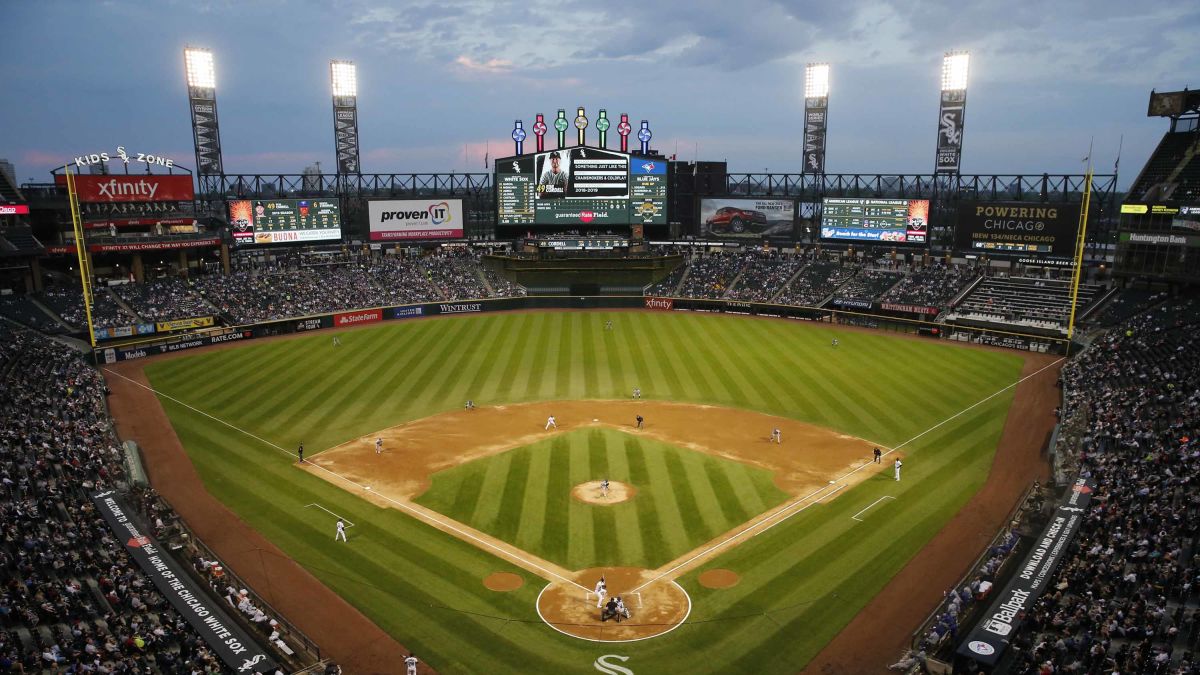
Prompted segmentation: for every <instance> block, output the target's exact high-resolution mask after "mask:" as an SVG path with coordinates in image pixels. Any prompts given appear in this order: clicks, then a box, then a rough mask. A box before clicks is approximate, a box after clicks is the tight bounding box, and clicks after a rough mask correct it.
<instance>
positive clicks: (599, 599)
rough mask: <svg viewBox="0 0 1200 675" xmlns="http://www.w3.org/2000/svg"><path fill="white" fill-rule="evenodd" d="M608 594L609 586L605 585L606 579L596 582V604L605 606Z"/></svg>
mask: <svg viewBox="0 0 1200 675" xmlns="http://www.w3.org/2000/svg"><path fill="white" fill-rule="evenodd" d="M607 596H608V587H607V586H605V585H604V580H603V579H601V580H600V581H597V582H596V606H597V607H603V606H604V598H606V597H607Z"/></svg>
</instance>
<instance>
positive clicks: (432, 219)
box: [367, 199, 464, 241]
mask: <svg viewBox="0 0 1200 675" xmlns="http://www.w3.org/2000/svg"><path fill="white" fill-rule="evenodd" d="M367 216H368V218H369V220H370V224H371V241H389V240H396V239H447V238H457V237H461V236H463V220H464V219H463V206H462V200H461V199H445V200H441V201H424V200H416V199H404V200H388V201H374V202H370V203H368V205H367Z"/></svg>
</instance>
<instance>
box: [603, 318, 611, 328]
mask: <svg viewBox="0 0 1200 675" xmlns="http://www.w3.org/2000/svg"><path fill="white" fill-rule="evenodd" d="M604 330H612V319H609V320H608V321H605V322H604Z"/></svg>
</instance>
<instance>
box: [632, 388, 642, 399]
mask: <svg viewBox="0 0 1200 675" xmlns="http://www.w3.org/2000/svg"><path fill="white" fill-rule="evenodd" d="M633 397H634V398H641V397H642V388H641V387H634V388H633Z"/></svg>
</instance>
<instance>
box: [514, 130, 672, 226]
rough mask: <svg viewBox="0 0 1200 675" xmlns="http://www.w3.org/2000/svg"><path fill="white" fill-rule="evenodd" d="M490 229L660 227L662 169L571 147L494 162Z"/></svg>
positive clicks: (657, 162) (663, 216)
mask: <svg viewBox="0 0 1200 675" xmlns="http://www.w3.org/2000/svg"><path fill="white" fill-rule="evenodd" d="M495 185H496V224H497V225H547V226H578V225H583V226H600V225H665V224H666V223H667V163H666V161H665V160H662V159H647V158H641V157H635V156H631V155H627V154H624V153H620V152H614V151H612V150H604V149H600V148H589V147H584V146H577V147H573V148H560V149H558V150H552V151H549V152H543V153H539V154H536V155H522V156H518V157H509V158H506V159H498V160H496V176H495Z"/></svg>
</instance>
